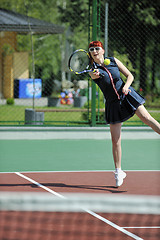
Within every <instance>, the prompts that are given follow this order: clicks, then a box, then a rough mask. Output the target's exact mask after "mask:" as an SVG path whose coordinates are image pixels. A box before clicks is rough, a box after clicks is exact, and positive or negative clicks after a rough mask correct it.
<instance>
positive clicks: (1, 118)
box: [0, 105, 160, 126]
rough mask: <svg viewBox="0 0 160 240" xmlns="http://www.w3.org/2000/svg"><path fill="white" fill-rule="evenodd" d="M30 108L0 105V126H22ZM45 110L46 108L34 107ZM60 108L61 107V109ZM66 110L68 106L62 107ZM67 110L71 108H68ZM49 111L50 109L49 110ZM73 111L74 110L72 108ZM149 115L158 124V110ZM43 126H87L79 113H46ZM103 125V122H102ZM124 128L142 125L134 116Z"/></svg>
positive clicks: (159, 110)
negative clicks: (27, 109)
mask: <svg viewBox="0 0 160 240" xmlns="http://www.w3.org/2000/svg"><path fill="white" fill-rule="evenodd" d="M26 108H31V107H30V106H17V105H0V125H24V121H25V109H26ZM38 108H41V109H42V108H44V109H47V108H48V107H36V109H38ZM61 108H62V107H61ZM63 108H68V106H66V107H63ZM69 108H71V107H70V106H69ZM49 109H51V108H49ZM74 109H75V108H74ZM148 111H149V112H150V114H151V115H152V116H153V117H154V118H155V119H156V120H158V121H159V122H160V108H156V109H154V108H148ZM44 120H45V123H44V124H45V125H73V124H77V125H78V124H88V122H87V121H84V120H83V118H82V113H80V112H72V113H71V112H68V113H67V112H64V113H63V112H46V113H45V114H44ZM103 124H105V121H104V122H103ZM123 125H124V126H131V125H132V126H138V125H144V124H143V123H142V122H141V121H140V120H139V118H138V117H137V116H136V115H134V116H133V117H132V118H130V119H129V120H128V121H126V122H124V124H123Z"/></svg>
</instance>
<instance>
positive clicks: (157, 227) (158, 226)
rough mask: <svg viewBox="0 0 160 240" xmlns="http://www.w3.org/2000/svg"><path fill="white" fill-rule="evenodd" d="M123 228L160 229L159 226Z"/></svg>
mask: <svg viewBox="0 0 160 240" xmlns="http://www.w3.org/2000/svg"><path fill="white" fill-rule="evenodd" d="M123 228H146V229H147V228H156V229H157V228H160V227H159V226H153V227H123Z"/></svg>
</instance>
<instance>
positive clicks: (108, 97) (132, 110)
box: [89, 41, 160, 187]
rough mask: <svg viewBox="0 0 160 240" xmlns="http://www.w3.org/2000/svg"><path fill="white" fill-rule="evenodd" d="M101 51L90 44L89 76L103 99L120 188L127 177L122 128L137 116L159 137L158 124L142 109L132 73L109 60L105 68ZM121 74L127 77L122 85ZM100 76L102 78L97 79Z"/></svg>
mask: <svg viewBox="0 0 160 240" xmlns="http://www.w3.org/2000/svg"><path fill="white" fill-rule="evenodd" d="M104 52H105V51H104V48H103V44H102V43H101V42H100V41H93V42H91V43H90V44H89V55H90V57H91V59H92V62H93V64H94V68H95V67H96V68H97V69H96V71H95V72H90V73H89V74H90V76H91V78H92V79H93V81H94V82H95V83H96V84H97V85H98V86H99V88H100V89H101V91H102V92H103V95H104V98H105V101H106V103H105V118H106V122H107V124H110V132H111V138H112V152H113V158H114V163H115V180H116V186H117V187H119V186H121V185H122V184H123V180H124V178H125V177H126V173H125V172H124V171H122V170H121V124H122V122H124V121H126V120H127V119H129V118H131V117H132V116H133V115H134V114H136V115H137V116H138V117H139V118H140V119H141V120H142V121H143V122H144V123H145V124H147V125H148V126H150V127H151V128H152V129H153V130H154V131H155V132H157V133H158V134H160V124H159V123H158V122H157V121H156V120H155V119H154V118H153V117H152V116H151V115H150V114H149V113H148V111H147V110H146V108H145V107H144V106H143V104H144V103H145V100H144V98H143V97H142V96H141V95H140V94H138V93H137V92H136V91H135V90H134V89H133V87H131V84H132V82H133V80H134V77H133V75H132V73H131V72H130V71H129V70H128V69H127V68H126V67H125V66H124V65H123V63H122V62H120V61H119V60H118V59H116V58H114V57H109V58H107V59H108V63H109V64H108V63H107V65H105V64H104ZM120 72H121V73H122V74H123V75H124V76H125V77H126V82H125V83H124V82H123V80H122V79H121V77H120ZM100 75H101V76H100Z"/></svg>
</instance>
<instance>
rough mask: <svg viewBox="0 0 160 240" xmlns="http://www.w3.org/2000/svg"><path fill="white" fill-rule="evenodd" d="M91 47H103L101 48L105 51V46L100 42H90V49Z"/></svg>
mask: <svg viewBox="0 0 160 240" xmlns="http://www.w3.org/2000/svg"><path fill="white" fill-rule="evenodd" d="M90 47H101V48H103V49H104V47H103V44H102V43H101V42H100V41H92V42H90V44H89V47H88V48H90Z"/></svg>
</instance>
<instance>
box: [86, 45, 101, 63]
mask: <svg viewBox="0 0 160 240" xmlns="http://www.w3.org/2000/svg"><path fill="white" fill-rule="evenodd" d="M90 47H101V48H103V49H104V47H103V44H102V43H101V42H100V41H92V42H90V44H89V46H88V49H89V48H90ZM89 56H90V62H91V64H93V62H94V61H93V58H92V56H91V54H90V52H89Z"/></svg>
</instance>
